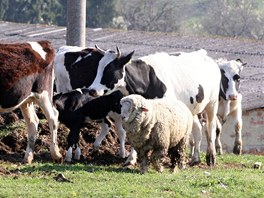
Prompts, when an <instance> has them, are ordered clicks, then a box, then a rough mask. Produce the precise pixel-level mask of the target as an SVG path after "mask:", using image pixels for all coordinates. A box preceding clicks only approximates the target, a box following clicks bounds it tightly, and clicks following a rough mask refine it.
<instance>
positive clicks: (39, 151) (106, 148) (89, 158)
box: [0, 112, 130, 165]
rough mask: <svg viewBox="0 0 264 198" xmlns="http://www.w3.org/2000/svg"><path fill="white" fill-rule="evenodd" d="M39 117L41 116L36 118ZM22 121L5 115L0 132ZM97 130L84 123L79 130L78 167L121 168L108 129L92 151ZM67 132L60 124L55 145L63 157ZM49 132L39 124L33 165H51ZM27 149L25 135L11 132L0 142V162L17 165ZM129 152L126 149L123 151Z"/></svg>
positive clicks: (112, 134)
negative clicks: (114, 166)
mask: <svg viewBox="0 0 264 198" xmlns="http://www.w3.org/2000/svg"><path fill="white" fill-rule="evenodd" d="M38 116H39V117H42V116H43V115H38ZM19 119H22V116H21V114H19V112H16V113H7V114H3V115H1V116H0V130H1V129H3V128H5V127H6V126H7V125H9V124H12V123H14V122H17V121H18V120H19ZM99 130H100V127H99V125H98V123H96V122H90V123H86V124H85V126H84V127H83V128H82V129H81V135H80V141H79V145H80V148H81V151H82V156H81V160H80V162H81V163H93V164H100V165H109V164H121V163H122V162H124V161H125V159H122V158H120V157H119V148H120V147H119V141H118V138H117V135H116V132H115V129H114V126H113V127H112V128H111V130H110V133H109V134H108V135H107V137H106V139H105V140H103V142H102V145H101V146H100V149H99V150H98V151H97V152H94V151H93V142H94V141H95V138H96V136H97V135H98V133H99ZM68 134H69V129H68V128H67V127H65V126H64V125H63V124H60V125H59V128H58V145H59V148H60V152H61V153H62V154H63V156H64V157H65V154H66V147H67V136H68ZM50 142H51V140H50V132H49V127H48V124H47V122H46V121H45V122H44V123H43V122H41V123H40V124H39V134H38V138H37V140H36V144H35V150H34V161H44V162H45V161H47V162H48V161H52V160H51V157H50V152H49V145H50ZM26 145H27V132H26V130H25V129H21V128H17V129H16V128H15V129H14V130H13V131H10V132H9V133H8V134H7V135H5V136H3V137H1V138H0V160H4V161H9V162H14V163H17V162H21V161H22V160H23V157H24V154H25V150H26ZM129 148H130V146H129V145H127V150H128V149H129Z"/></svg>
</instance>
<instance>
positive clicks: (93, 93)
mask: <svg viewBox="0 0 264 198" xmlns="http://www.w3.org/2000/svg"><path fill="white" fill-rule="evenodd" d="M88 92H89V95H90V96H93V97H95V96H96V91H95V90H94V89H89V91H88Z"/></svg>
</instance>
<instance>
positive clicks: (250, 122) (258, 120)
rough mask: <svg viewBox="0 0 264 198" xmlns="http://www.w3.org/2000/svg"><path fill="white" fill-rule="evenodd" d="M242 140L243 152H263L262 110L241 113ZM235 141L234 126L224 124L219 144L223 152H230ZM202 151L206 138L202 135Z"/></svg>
mask: <svg viewBox="0 0 264 198" xmlns="http://www.w3.org/2000/svg"><path fill="white" fill-rule="evenodd" d="M242 119H243V127H242V140H243V152H246V153H248V152H253V153H255V152H262V153H263V152H264V108H260V109H253V110H249V111H244V112H243V117H242ZM234 140H235V131H234V126H233V124H232V123H231V122H228V121H227V122H226V123H225V124H224V126H223V132H222V136H221V142H222V145H223V150H224V152H232V151H233V145H234ZM201 148H202V150H203V151H206V150H205V149H206V137H205V134H204V133H203V140H202V147H201Z"/></svg>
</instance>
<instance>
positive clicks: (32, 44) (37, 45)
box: [28, 42, 47, 60]
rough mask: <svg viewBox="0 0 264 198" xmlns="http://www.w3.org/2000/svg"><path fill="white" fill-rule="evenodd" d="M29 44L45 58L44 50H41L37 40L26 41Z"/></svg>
mask: <svg viewBox="0 0 264 198" xmlns="http://www.w3.org/2000/svg"><path fill="white" fill-rule="evenodd" d="M28 44H30V45H31V47H32V49H33V50H35V51H36V52H38V53H39V55H40V56H41V58H43V59H44V60H46V54H47V53H46V52H45V51H44V50H43V48H42V46H41V45H40V44H39V43H37V42H28Z"/></svg>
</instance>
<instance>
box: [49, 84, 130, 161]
mask: <svg viewBox="0 0 264 198" xmlns="http://www.w3.org/2000/svg"><path fill="white" fill-rule="evenodd" d="M122 97H123V94H122V93H121V92H120V91H116V92H113V93H111V94H109V95H105V96H102V97H98V98H95V99H93V98H91V96H90V95H89V93H88V90H87V89H86V88H83V89H75V90H72V91H70V92H67V93H59V94H57V95H55V96H54V97H53V104H54V106H55V107H56V109H57V110H58V111H59V121H60V122H61V123H63V124H65V125H66V126H67V127H68V128H69V129H70V134H69V136H68V148H67V153H66V157H65V161H68V162H70V161H71V160H72V148H75V151H74V159H76V160H80V155H81V151H80V148H79V146H78V142H79V132H80V129H81V127H82V126H83V124H84V122H85V121H90V120H96V121H101V126H102V127H101V132H100V134H99V136H98V137H97V138H96V140H95V142H94V150H97V149H98V148H99V146H100V145H101V142H102V140H103V139H104V138H105V136H106V135H107V133H108V132H109V129H110V126H111V123H110V122H109V121H108V119H107V118H106V117H107V116H109V117H110V118H112V119H113V120H114V121H115V123H116V126H117V128H116V130H117V133H118V135H119V140H120V147H121V149H120V155H121V156H122V157H125V132H124V131H123V130H124V129H123V128H122V121H121V119H120V116H119V115H120V113H121V105H120V100H121V98H122Z"/></svg>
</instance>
